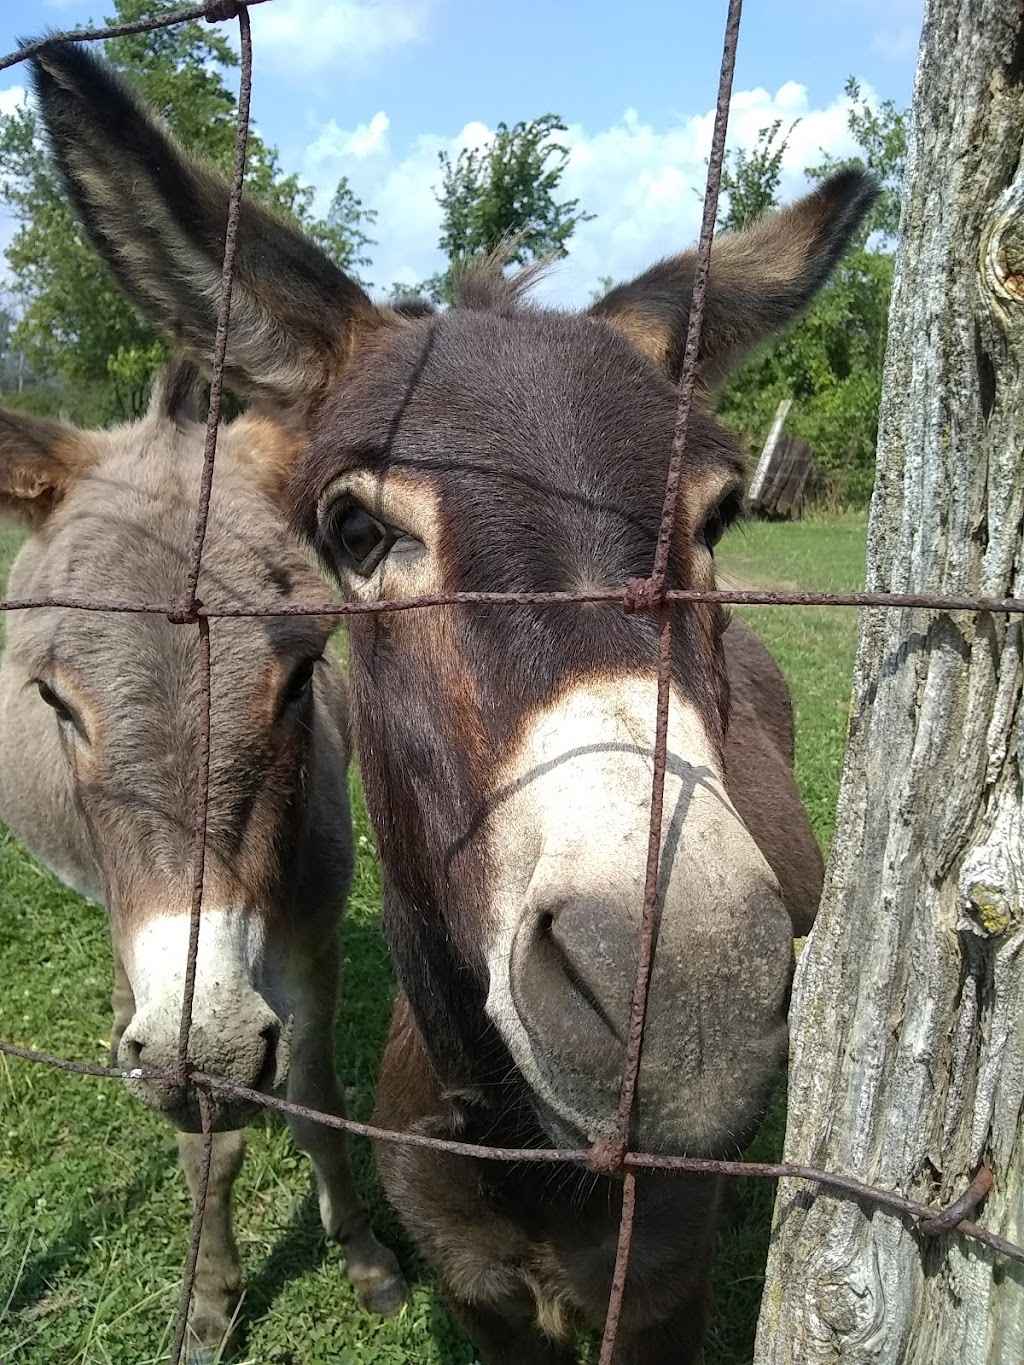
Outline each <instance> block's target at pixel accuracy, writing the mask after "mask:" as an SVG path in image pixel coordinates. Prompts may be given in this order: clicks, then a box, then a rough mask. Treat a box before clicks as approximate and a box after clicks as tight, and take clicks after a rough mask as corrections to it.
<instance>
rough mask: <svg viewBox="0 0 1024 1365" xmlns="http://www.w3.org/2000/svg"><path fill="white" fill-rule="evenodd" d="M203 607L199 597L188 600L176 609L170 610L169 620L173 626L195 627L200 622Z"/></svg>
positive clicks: (179, 604)
mask: <svg viewBox="0 0 1024 1365" xmlns="http://www.w3.org/2000/svg"><path fill="white" fill-rule="evenodd" d="M202 605H203V604H202V602H200V600H199V598H198V597H192V598H190V599H186V600H185V601H184V602H179V603H178V605H177V606H176V607H169V608H168V611H167V619H168V621H170V623H171V625H172V626H194V625H196V624H197V623H198V621H199V613H200V611H201V609H202Z"/></svg>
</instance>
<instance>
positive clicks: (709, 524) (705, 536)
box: [700, 510, 725, 550]
mask: <svg viewBox="0 0 1024 1365" xmlns="http://www.w3.org/2000/svg"><path fill="white" fill-rule="evenodd" d="M723 535H725V521H724V519H723V517H722V514H721V512H719V511H717V510H716V511H714V512H712V513H711V515H710V517H708V519H707V521H706V522H705V523H704V527H703V529H702V531H701V533H700V538H701V540H703V542H704V544H705V545H706V546H707V547H708V549H709V550H713V549H714V548H715V546H716V545H717V544H718V542H719V541H720V540H721V539H722V536H723Z"/></svg>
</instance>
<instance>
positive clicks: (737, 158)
mask: <svg viewBox="0 0 1024 1365" xmlns="http://www.w3.org/2000/svg"><path fill="white" fill-rule="evenodd" d="M798 122H799V120H798V119H797V120H795V121H794V122H793V123H791V124H790V127H789V132H788V133H787V134H786V136H785V137H784V138H782V139H781V141H780V140H779V132H780V131H781V129H782V119H780V118H777V119H776V120H775V122H774V123H770V124H769V125H768V127H767V128H762V129H761V131H760V132H759V133H758V135H757V142H756V143H755V144H754V146H753V147H752V148H751V149H750V150H749V151H748V150H747V148H745V147H736V148H734V149H733V151H732V152H731V154H730V155H729V156H728V158H727V159H726V161H725V164H724V165H723V166H722V195H721V199H720V201H719V203H720V207H719V210H718V223H717V225H716V226H717V228H718V231H719V232H731V231H738V230H739V229H740V228H745V227H746V226H747V225H748V224H749V223H752V222H753V221H754V219H755V218H760V216H761V214H762V213H764V212H765V211H766V210H767V209H770V208H774V207H775V206H776V204H777V203H778V202H779V200H778V192H779V183H780V181H781V180H782V159H783V157H784V156H785V155H786V147H787V146H788V144H789V138H790V134H791V133H792V132H793V129H794V128H795V127H796V125H797V123H798ZM697 193H698V195H701V196H702V195H703V191H702V190H698V192H697Z"/></svg>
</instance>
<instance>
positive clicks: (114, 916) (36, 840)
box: [0, 376, 350, 1126]
mask: <svg viewBox="0 0 1024 1365" xmlns="http://www.w3.org/2000/svg"><path fill="white" fill-rule="evenodd" d="M179 378H180V376H179ZM183 407H184V398H183V394H182V386H181V385H180V384H177V383H175V382H173V381H172V382H170V383H169V384H165V385H164V386H163V387H162V389H161V390H160V391H159V392H158V393H157V395H156V396H155V398H154V401H153V405H152V408H151V411H150V413H149V415H148V416H147V417H146V418H145V419H143V420H142V421H141V422H139V423H137V424H135V425H132V426H129V427H125V428H122V429H120V430H115V431H110V432H79V431H76V430H75V429H73V428H70V427H66V426H64V425H62V424H58V423H51V422H46V421H40V420H38V419H32V418H26V417H23V416H20V415H17V414H13V413H2V412H0V499H2V503H3V505H4V507H5V509H6V510H7V511H13V512H14V513H15V514H16V515H17V516H19V517H20V518H21V520H22V521H23V522H27V523H28V524H29V526H30V529H31V530H32V532H33V534H32V535H31V536H30V538H29V540H28V541H27V542H26V544H25V545H24V547H23V548H22V550H21V552H20V554H19V555H18V558H17V560H16V562H15V565H14V568H13V569H12V572H11V577H10V591H11V592H12V594H14V595H16V596H24V597H73V598H81V599H86V600H89V599H93V600H95V599H98V598H107V599H109V598H119V599H123V600H126V601H136V602H137V601H140V600H141V601H149V602H157V603H159V602H170V601H174V600H177V599H179V598H180V597H181V595H182V592H183V590H184V585H185V577H186V571H187V562H186V561H187V556H188V550H189V546H190V543H191V539H192V523H193V520H194V516H195V506H196V497H197V494H198V489H199V479H200V469H201V464H202V451H203V430H204V429H203V428H202V427H201V426H200V425H198V423H197V422H196V421H195V419H194V417H191V416H189V415H188V414H187V412H185V411H184V410H183ZM261 438H262V432H261V424H260V423H259V422H254V421H252V420H245V419H243V420H242V421H240V422H239V423H237V424H236V425H235V426H233V427H231V428H228V429H226V430H225V432H224V433H223V437H222V442H221V445H222V453H223V460H222V462H221V463H219V464H218V468H217V475H216V480H215V487H214V497H213V503H212V512H211V520H210V527H209V536H208V542H207V553H206V559H205V564H206V568H205V571H204V575H203V579H202V582H201V584H200V596H201V598H202V600H204V601H205V602H206V603H207V604H208V605H209V606H211V607H214V606H218V605H220V606H230V605H231V604H232V603H234V604H236V605H237V604H238V603H239V602H240V601H241V600H242V599H243V598H244V599H245V600H253V599H254V598H255V600H258V601H259V602H261V603H262V604H263V605H264V606H271V607H273V606H275V605H277V604H281V605H284V604H286V603H287V602H288V601H289V600H290V599H291V598H292V597H293V596H295V595H296V594H298V595H299V596H300V597H304V598H306V599H308V598H309V596H310V594H314V595H315V593H316V591H317V589H318V586H319V589H320V591H321V592H322V585H321V583H320V579H319V576H318V575H317V574H316V573H315V572H314V571H313V568H312V565H311V564H310V563H309V562H307V560H306V559H305V558H304V556H303V555H302V553H301V552H300V550H299V548H298V545H297V543H296V542H295V540H294V537H293V536H292V535H291V534H290V533H289V531H288V529H287V527H286V525H285V524H284V522H283V520H282V518H281V517H280V515H279V514H278V513H277V511H276V509H275V507H274V505H273V504H272V503H271V502H270V501H269V500H268V499H267V497H266V496H265V494H264V493H263V492H262V491H261V490H260V488H259V487H258V485H257V483H256V481H255V480H254V479H253V478H252V476H251V474H249V473H247V472H246V469H247V468H248V467H249V465H248V461H250V460H251V458H252V455H253V452H254V450H255V448H256V446H257V445H258V444H259V441H260V440H261ZM328 631H329V625H328V623H327V622H325V621H323V620H319V619H311V618H304V617H299V618H282V617H265V618H262V619H260V620H259V621H256V622H253V621H232V620H225V621H220V622H217V623H215V624H214V625H213V627H212V630H211V645H212V662H211V684H212V734H211V758H210V805H209V820H208V836H209V837H208V846H207V847H208V853H207V863H206V877H205V896H204V910H203V916H202V921H201V932H200V938H199V957H198V964H197V974H196V994H195V1005H194V1010H193V1028H192V1036H191V1040H190V1057H191V1060H192V1061H193V1062H194V1063H195V1064H196V1065H197V1066H199V1067H200V1068H201V1069H205V1070H209V1071H211V1072H214V1073H218V1074H222V1075H226V1076H227V1077H229V1078H231V1079H234V1080H235V1081H237V1082H239V1083H241V1084H244V1085H249V1086H254V1087H256V1088H263V1089H265V1088H270V1087H273V1086H275V1085H278V1084H281V1083H282V1082H283V1081H284V1079H285V1077H286V1075H287V1073H288V1068H289V1041H290V1040H289V1028H290V1023H289V1021H290V1016H291V1012H292V1001H291V987H290V983H289V980H288V978H287V972H286V966H287V963H288V955H289V951H290V950H293V949H294V948H295V946H296V939H297V938H301V935H302V933H303V932H304V931H305V930H312V929H313V928H314V926H313V925H310V924H308V923H304V920H303V915H304V914H305V916H306V919H307V920H308V919H309V918H311V915H310V914H309V911H308V907H309V906H311V905H312V906H313V907H316V908H317V909H318V910H319V913H321V914H323V913H324V909H323V907H324V906H325V904H331V905H334V904H336V903H337V901H338V899H339V898H340V897H343V895H344V893H345V890H346V882H347V878H348V875H349V867H350V846H349V833H348V829H347V827H346V825H345V823H344V820H342V821H341V822H339V827H337V828H336V829H334V830H330V829H329V828H328V831H327V833H326V834H325V835H324V836H323V838H322V840H320V841H318V852H317V857H316V859H314V860H310V859H309V858H308V857H307V856H306V845H307V844H308V842H309V832H310V828H311V827H312V825H314V824H315V823H317V817H316V812H315V810H314V803H315V799H316V798H317V793H318V792H319V793H320V794H321V796H322V792H323V790H324V786H325V783H324V780H323V779H324V777H325V776H327V777H328V778H329V779H330V781H331V783H332V784H336V786H335V787H334V790H336V791H338V792H340V793H341V794H340V795H339V796H338V797H337V798H336V799H337V800H338V801H339V802H340V814H341V815H342V816H346V815H347V810H346V807H345V797H344V782H345V767H346V739H345V734H344V731H343V730H342V729H340V728H339V726H338V723H337V722H338V721H339V720H340V721H342V722H343V719H344V698H343V696H342V694H341V692H340V679H339V677H338V676H337V675H336V674H334V673H332V672H331V671H330V670H329V669H328V667H327V665H325V664H324V663H323V662H322V657H321V656H322V654H323V650H324V647H325V644H326V641H327V636H328ZM196 636H197V632H196V630H195V628H194V627H185V626H179V625H173V624H171V623H170V622H169V621H168V620H167V619H166V618H165V617H162V616H153V615H148V616H144V615H115V614H110V615H108V614H104V613H92V612H89V613H86V612H81V611H74V610H65V609H60V608H47V609H42V610H39V611H33V612H26V613H16V614H15V615H14V616H13V617H12V619H11V620H10V624H9V629H8V638H7V643H6V648H5V650H4V654H3V659H2V662H0V714H2V722H3V723H2V727H0V813H2V815H3V818H4V819H5V821H7V822H8V823H9V824H10V825H11V826H12V828H13V829H14V830H15V832H16V833H17V834H19V835H20V836H21V837H22V838H23V840H24V841H25V843H26V844H27V845H28V847H29V848H30V849H31V850H32V851H33V852H35V853H36V854H37V855H38V856H39V857H40V858H41V859H42V860H43V861H44V862H46V863H48V864H49V865H50V867H51V868H52V869H53V870H54V871H55V872H56V873H57V874H58V875H59V876H61V877H62V878H63V879H64V880H65V881H66V882H68V883H70V884H71V885H72V886H74V887H75V888H76V889H78V890H80V891H82V892H84V893H85V894H87V895H90V896H92V897H94V898H95V899H97V900H100V901H102V902H104V903H105V904H106V905H107V907H108V910H109V915H110V922H111V929H112V935H113V941H114V949H115V954H116V956H117V958H118V960H119V961H120V963H121V964H122V965H123V967H124V970H125V972H126V973H127V977H128V981H129V983H130V987H131V993H132V996H133V997H134V1007H133V1009H129V1017H128V1019H122V1020H121V1027H123V1028H124V1031H123V1034H122V1036H121V1037H120V1042H119V1047H118V1060H119V1062H120V1064H121V1065H122V1066H125V1067H128V1068H134V1067H140V1066H143V1067H154V1068H161V1067H165V1066H167V1065H168V1064H170V1063H171V1062H172V1061H173V1060H174V1057H175V1055H176V1049H177V1040H178V1030H179V1020H180V1014H181V1006H182V994H183V982H184V972H185V962H186V954H187V944H188V936H189V909H190V902H191V884H192V866H193V838H194V820H195V816H194V810H195V790H196V786H195V784H196V781H197V745H198V739H199V719H198V716H199V697H198V693H197V676H196V664H197V658H196V655H197V648H198V646H197V638H196ZM324 823H325V824H326V822H324ZM300 869H301V872H300ZM303 882H304V883H305V884H304V885H303V884H302V883H303ZM317 882H319V883H320V885H315V883H317ZM324 886H327V887H330V895H329V896H328V897H326V898H325V896H324V894H323V887H324ZM125 1024H127V1027H124V1025H125ZM135 1088H136V1089H138V1090H139V1092H140V1093H141V1094H142V1096H143V1098H145V1099H146V1100H148V1101H149V1102H150V1103H152V1104H154V1105H156V1106H157V1107H160V1108H164V1109H166V1110H167V1111H168V1113H169V1114H170V1116H171V1117H172V1118H175V1119H176V1120H177V1121H178V1122H180V1123H182V1124H192V1123H194V1122H195V1118H196V1115H195V1113H194V1100H192V1099H190V1098H189V1097H188V1096H187V1092H186V1093H179V1092H178V1091H176V1090H174V1089H169V1088H167V1087H164V1086H162V1085H153V1086H151V1085H148V1084H146V1083H144V1082H139V1083H138V1084H137V1086H136V1087H135ZM217 1117H218V1123H219V1124H220V1125H222V1126H237V1123H236V1122H235V1119H237V1117H238V1114H237V1113H236V1112H235V1110H234V1108H233V1107H232V1106H229V1105H225V1104H222V1105H220V1112H219V1113H218V1116H217Z"/></svg>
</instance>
